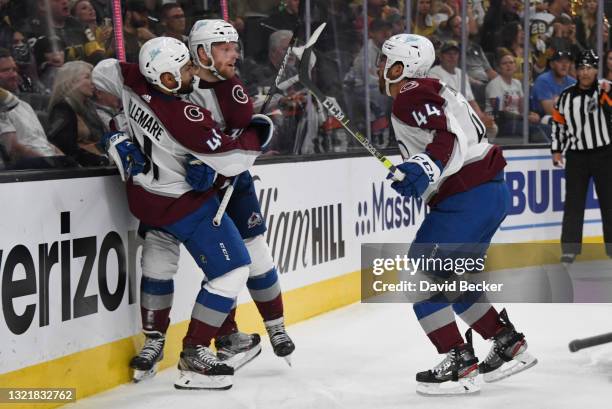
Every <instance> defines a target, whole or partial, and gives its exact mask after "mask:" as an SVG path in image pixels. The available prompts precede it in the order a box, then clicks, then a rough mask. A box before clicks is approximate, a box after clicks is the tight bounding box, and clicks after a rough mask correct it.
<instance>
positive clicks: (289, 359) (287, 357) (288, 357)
mask: <svg viewBox="0 0 612 409" xmlns="http://www.w3.org/2000/svg"><path fill="white" fill-rule="evenodd" d="M283 359H284V360H285V362H287V365H289V366H290V367H292V366H293V365H291V354H289V355H285V356H284V357H283Z"/></svg>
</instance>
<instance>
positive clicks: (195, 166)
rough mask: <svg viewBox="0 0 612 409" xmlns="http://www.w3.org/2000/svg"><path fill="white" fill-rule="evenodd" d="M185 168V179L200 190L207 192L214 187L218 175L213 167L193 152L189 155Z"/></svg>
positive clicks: (194, 188)
mask: <svg viewBox="0 0 612 409" xmlns="http://www.w3.org/2000/svg"><path fill="white" fill-rule="evenodd" d="M185 170H187V176H186V177H185V181H186V182H187V183H189V185H190V186H191V187H192V188H193V190H196V191H198V192H205V191H207V190H208V189H210V188H212V186H213V183H214V182H215V178H216V176H217V173H216V172H215V170H214V169H213V168H211V167H210V166H208V165H206V164H205V163H204V162H202V161H201V160H199V159H198V158H196V157H195V156H193V155H191V154H188V155H187V161H186V162H185Z"/></svg>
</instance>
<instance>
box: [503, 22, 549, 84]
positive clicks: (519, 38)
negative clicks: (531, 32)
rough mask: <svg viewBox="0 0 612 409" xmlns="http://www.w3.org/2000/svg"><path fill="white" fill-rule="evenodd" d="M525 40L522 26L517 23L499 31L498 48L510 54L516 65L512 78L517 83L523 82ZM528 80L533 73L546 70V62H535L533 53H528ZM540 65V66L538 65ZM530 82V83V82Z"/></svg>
mask: <svg viewBox="0 0 612 409" xmlns="http://www.w3.org/2000/svg"><path fill="white" fill-rule="evenodd" d="M524 38H525V31H523V26H522V24H521V23H519V22H512V23H508V24H506V25H505V26H504V27H502V29H501V30H500V31H499V47H500V48H506V49H508V50H510V51H511V52H512V55H514V59H515V62H516V65H517V70H516V73H515V74H514V78H516V79H517V80H519V81H522V80H523V64H524V60H523V41H524ZM528 64H529V70H528V72H529V78H530V79H531V78H532V77H533V73H534V72H535V73H540V72H542V71H544V70H545V69H546V60H542V61H535V56H534V54H533V52H532V51H531V50H530V51H529V61H528ZM540 64H541V65H540ZM530 82H531V81H530Z"/></svg>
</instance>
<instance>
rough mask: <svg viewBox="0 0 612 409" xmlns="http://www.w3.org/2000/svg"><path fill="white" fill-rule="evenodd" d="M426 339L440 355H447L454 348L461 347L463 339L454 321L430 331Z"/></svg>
mask: <svg viewBox="0 0 612 409" xmlns="http://www.w3.org/2000/svg"><path fill="white" fill-rule="evenodd" d="M427 337H428V338H429V340H430V341H431V342H432V343H433V344H434V346H435V347H436V349H437V350H438V352H439V353H441V354H445V353H447V352H448V351H450V350H451V349H453V348H454V347H458V346H459V345H463V338H462V337H461V334H460V333H459V328H458V327H457V323H456V322H455V321H453V322H451V323H449V324H446V325H445V326H443V327H440V328H438V329H437V330H434V331H431V332H430V333H429V334H427Z"/></svg>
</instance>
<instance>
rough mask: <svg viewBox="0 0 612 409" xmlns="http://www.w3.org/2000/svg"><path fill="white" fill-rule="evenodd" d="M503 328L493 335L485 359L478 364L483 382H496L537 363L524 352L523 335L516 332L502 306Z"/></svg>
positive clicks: (500, 315) (525, 348) (525, 347)
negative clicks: (491, 343)
mask: <svg viewBox="0 0 612 409" xmlns="http://www.w3.org/2000/svg"><path fill="white" fill-rule="evenodd" d="M499 317H500V320H501V322H502V324H503V325H504V328H503V329H502V330H501V331H500V332H499V334H497V335H495V336H494V337H493V345H492V346H491V350H490V351H489V355H487V357H486V359H485V360H484V361H482V362H481V363H480V365H478V368H479V370H480V373H481V374H483V379H484V381H485V382H496V381H499V380H501V379H504V378H507V377H509V376H512V375H514V374H517V373H519V372H522V371H524V370H526V369H529V368H531V367H532V366H534V365H535V364H537V363H538V360H537V359H536V358H534V357H533V356H531V355H530V354H529V353H527V352H525V351H526V350H527V341H525V336H524V335H523V334H522V333H520V332H516V330H515V329H514V325H512V323H511V322H510V320H509V319H508V313H507V312H506V309H505V308H504V309H503V310H502V311H501V312H500V313H499Z"/></svg>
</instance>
